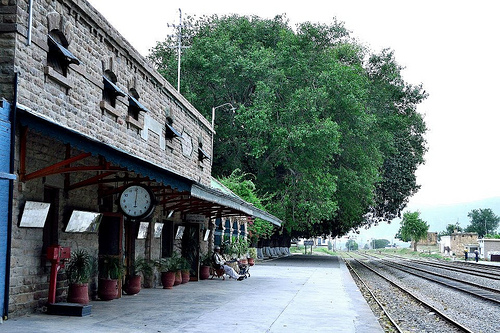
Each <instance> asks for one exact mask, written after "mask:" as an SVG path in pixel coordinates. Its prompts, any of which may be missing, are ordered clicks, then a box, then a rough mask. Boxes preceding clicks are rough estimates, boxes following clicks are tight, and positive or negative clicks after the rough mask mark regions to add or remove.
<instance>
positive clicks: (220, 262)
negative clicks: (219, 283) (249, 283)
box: [212, 246, 245, 281]
mask: <svg viewBox="0 0 500 333" xmlns="http://www.w3.org/2000/svg"><path fill="white" fill-rule="evenodd" d="M212 260H213V262H214V265H215V267H220V268H221V269H223V270H224V273H226V274H227V275H229V276H230V277H232V278H233V279H236V280H238V281H241V280H243V279H244V278H245V276H244V275H239V274H238V273H236V271H235V270H234V269H233V268H232V267H231V266H229V265H227V262H226V260H225V259H224V257H223V256H222V254H221V253H220V246H215V247H214V254H213V256H212Z"/></svg>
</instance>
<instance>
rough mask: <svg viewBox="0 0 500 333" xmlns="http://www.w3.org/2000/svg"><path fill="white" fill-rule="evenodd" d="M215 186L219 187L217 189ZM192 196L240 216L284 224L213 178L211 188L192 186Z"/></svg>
mask: <svg viewBox="0 0 500 333" xmlns="http://www.w3.org/2000/svg"><path fill="white" fill-rule="evenodd" d="M215 186H217V188H216V187H215ZM221 186H222V187H221ZM223 191H224V192H223ZM191 196H193V197H195V198H198V199H202V200H204V201H206V202H209V203H212V204H214V205H218V206H220V207H226V208H228V209H231V210H233V211H238V212H241V213H242V214H240V215H239V216H252V217H258V218H260V219H263V220H265V221H268V222H270V223H272V224H274V225H277V226H281V223H282V221H281V220H280V219H278V218H277V217H276V216H273V215H271V214H269V213H268V212H266V211H264V210H262V209H259V208H257V207H255V206H254V205H252V204H250V203H248V202H246V201H245V200H243V199H241V198H240V197H238V196H237V195H236V194H234V193H233V192H231V191H230V190H229V189H227V188H226V187H224V186H223V185H222V184H220V183H219V182H218V181H216V180H215V179H213V178H212V186H211V187H207V186H203V185H201V184H193V185H192V186H191ZM221 216H223V215H221Z"/></svg>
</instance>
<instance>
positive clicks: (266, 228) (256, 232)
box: [219, 169, 274, 243]
mask: <svg viewBox="0 0 500 333" xmlns="http://www.w3.org/2000/svg"><path fill="white" fill-rule="evenodd" d="M250 176H251V175H250V174H248V173H245V172H242V171H241V170H240V169H236V170H233V172H231V174H230V175H229V176H227V177H222V178H220V179H219V181H220V182H221V183H222V184H223V185H224V186H226V187H227V188H228V189H230V190H231V191H233V192H234V193H235V194H236V195H238V196H239V197H240V198H242V199H243V200H245V201H246V202H249V203H251V204H252V205H254V206H255V207H257V208H260V209H263V210H266V207H265V204H264V203H265V202H266V201H269V200H270V196H269V195H259V194H258V192H257V188H256V186H255V184H254V183H253V181H252V180H251V179H249V178H250ZM247 231H248V237H249V238H250V240H251V242H252V243H256V242H257V239H259V238H269V237H270V236H271V235H272V233H273V231H274V225H273V224H272V223H270V222H267V221H264V220H262V219H260V218H255V219H253V220H252V221H249V222H248V223H247Z"/></svg>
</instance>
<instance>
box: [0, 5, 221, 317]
mask: <svg viewBox="0 0 500 333" xmlns="http://www.w3.org/2000/svg"><path fill="white" fill-rule="evenodd" d="M27 8H28V1H27V0H19V1H13V0H4V1H0V18H1V21H0V33H1V34H0V46H1V50H2V54H1V56H0V88H1V90H0V94H1V95H0V98H5V99H7V100H8V101H9V102H11V103H12V102H13V93H14V88H15V87H16V86H15V82H14V72H17V73H18V74H19V80H18V86H17V89H18V102H19V105H18V107H19V108H21V109H23V110H27V111H28V110H29V112H30V113H33V114H35V115H37V116H38V117H41V118H42V117H43V118H44V119H47V120H48V121H50V122H53V123H55V124H57V125H59V126H62V127H65V128H68V129H71V130H72V131H74V132H77V133H79V134H82V135H85V136H87V137H89V138H91V139H95V140H96V141H99V142H102V143H105V144H107V145H109V146H110V147H112V148H116V149H117V150H120V151H123V152H126V153H128V154H129V155H130V156H131V158H137V159H141V160H144V161H148V162H150V163H152V164H155V165H157V166H160V167H161V168H164V169H165V170H168V171H171V172H173V173H175V174H177V175H180V176H182V177H185V178H187V179H189V180H192V181H196V182H200V183H202V184H204V185H209V184H210V174H211V165H210V162H207V160H205V161H204V162H203V161H199V159H198V147H199V143H201V144H202V148H203V150H204V151H206V152H209V153H210V152H211V151H212V147H211V135H212V132H211V128H210V123H209V121H208V120H206V119H205V118H204V117H203V116H202V115H201V114H200V113H199V112H198V111H197V110H196V109H195V108H194V107H193V106H192V105H191V104H190V103H189V102H188V101H187V100H185V98H184V97H183V96H182V95H180V94H179V93H178V92H177V91H176V90H175V89H174V88H173V87H172V86H171V85H170V84H169V83H168V82H167V81H166V80H164V79H163V78H162V77H161V76H160V75H159V74H158V73H157V72H156V71H155V70H154V69H153V68H152V67H151V66H150V65H149V64H148V63H147V61H146V60H145V59H144V58H142V57H141V56H140V55H139V54H138V53H137V52H136V51H135V50H134V49H133V47H132V46H131V45H130V44H129V43H128V42H127V41H125V40H124V39H123V38H122V37H121V35H120V34H119V33H118V32H117V31H116V30H115V29H114V28H113V27H111V26H110V25H109V23H108V22H107V21H106V20H105V19H104V18H103V17H102V16H101V15H100V14H99V13H98V12H96V11H95V10H94V9H93V8H92V7H91V6H90V5H89V4H88V3H87V2H86V1H85V0H75V1H70V0H41V1H37V2H35V6H34V7H33V8H34V11H33V24H32V27H33V30H32V36H31V41H30V42H29V43H28V39H27V31H28V27H27V24H28V12H27ZM6 21H8V24H5V22H6ZM50 31H58V32H59V33H61V34H62V35H63V36H64V37H65V39H66V40H67V41H68V42H69V43H68V45H65V47H66V48H67V49H68V50H69V51H70V52H71V53H72V54H73V55H75V56H76V57H77V58H78V60H79V61H80V64H79V65H76V64H70V65H69V69H68V72H67V74H66V75H62V74H60V73H58V72H56V71H54V69H53V68H51V67H50V66H48V64H47V54H48V51H49V46H48V39H47V36H48V33H49V32H50ZM105 71H108V72H112V73H113V74H114V75H115V76H116V78H117V81H116V85H117V86H118V87H119V89H120V90H122V91H124V92H125V93H127V94H133V93H134V91H136V92H137V93H138V95H135V96H134V97H135V98H136V100H138V101H139V102H140V104H142V105H143V106H144V107H145V109H147V110H146V111H141V112H140V113H139V117H138V119H137V120H135V119H131V118H130V117H129V115H128V108H129V106H130V103H131V102H130V100H129V98H128V96H125V97H117V99H116V104H115V106H114V107H113V106H111V105H110V104H109V103H107V102H105V101H104V98H103V89H104V81H103V75H104V73H105ZM168 122H172V123H171V125H172V126H173V127H174V128H175V129H176V130H177V131H179V132H180V133H181V134H182V137H181V138H173V139H169V138H166V136H167V134H166V133H167V127H166V124H167V123H168ZM23 135H24V134H23V129H22V128H21V127H20V126H17V128H16V142H15V149H16V154H15V155H16V157H15V159H16V160H15V166H16V173H17V174H18V176H19V172H20V170H21V165H20V164H21V161H20V152H21V150H22V149H21V146H20V142H21V141H22V140H24V138H23V139H22V136H23ZM25 140H26V141H25V142H26V172H27V173H30V172H33V171H36V170H39V169H41V168H44V167H46V166H50V165H54V164H55V163H59V162H61V161H62V160H64V159H65V156H66V149H67V147H66V145H65V144H64V143H63V142H61V141H58V140H56V139H53V138H51V137H48V136H46V135H45V134H42V133H38V132H36V131H34V130H28V132H27V135H26V136H25ZM79 153H82V151H79V150H77V149H76V148H74V147H73V148H72V150H71V151H70V156H76V155H78V154H79ZM97 163H98V157H95V156H94V157H89V158H86V159H85V160H82V161H80V162H77V163H75V165H87V164H92V165H95V164H97ZM129 174H130V175H131V176H134V173H133V172H129ZM89 175H90V174H89V173H86V172H78V173H72V174H71V175H70V177H71V182H72V183H74V182H77V181H80V180H83V179H86V178H88V177H89ZM65 177H66V176H65V175H64V174H61V173H58V174H56V175H50V176H46V177H40V178H36V179H33V180H29V181H26V182H22V183H21V182H19V180H16V182H15V189H14V201H13V220H12V248H11V251H12V252H11V258H12V260H11V267H10V290H9V315H12V316H14V317H15V316H19V315H23V314H27V313H30V312H32V311H33V310H43V308H44V307H45V306H46V304H47V298H48V282H49V273H50V263H49V262H47V260H45V259H44V256H43V255H44V249H43V247H44V237H45V238H46V237H47V236H46V235H45V236H44V230H43V229H42V228H24V227H20V226H19V220H20V219H21V218H22V212H23V207H24V205H25V203H26V201H39V202H41V201H44V200H45V199H46V198H45V191H46V190H47V189H49V190H50V191H52V193H56V194H55V195H56V196H57V201H58V210H57V212H55V215H56V219H55V220H56V222H55V224H56V227H57V228H56V230H55V232H54V234H55V236H54V237H56V238H57V242H58V243H59V244H60V245H61V246H65V247H71V248H72V249H77V248H85V249H87V250H89V251H90V252H91V253H92V254H94V255H97V253H98V235H97V234H93V233H88V234H81V233H78V234H73V233H66V232H65V231H64V229H65V225H66V223H67V221H68V218H69V214H70V212H71V210H72V209H73V208H79V209H84V210H88V211H100V210H101V206H100V205H101V203H100V202H99V201H98V199H97V198H98V197H99V195H98V191H99V185H91V186H86V187H82V188H78V189H74V190H70V191H69V190H67V189H66V186H65V181H66V179H65ZM108 211H112V212H116V211H117V207H116V205H115V204H114V203H113V207H112V209H111V210H108ZM155 214H156V215H155V217H153V220H152V221H151V223H154V221H161V220H162V218H163V217H164V216H165V215H166V214H165V212H163V211H162V207H157V211H156V212H155ZM173 221H174V223H175V225H176V226H177V225H179V224H180V223H183V221H182V220H181V216H180V214H176V215H175V216H174V218H173ZM45 243H46V242H45ZM45 246H47V244H45ZM202 246H206V244H205V245H203V244H202ZM147 248H149V249H150V251H149V252H148V250H147ZM175 248H176V249H179V248H180V241H176V244H175ZM136 254H137V256H144V255H145V254H148V255H149V256H150V257H151V259H153V260H154V259H157V258H159V257H160V256H161V240H160V238H154V237H151V236H150V239H149V240H137V242H136ZM59 279H60V281H59V288H58V291H57V301H61V300H65V296H66V284H65V282H66V281H64V279H65V276H64V274H60V276H59Z"/></svg>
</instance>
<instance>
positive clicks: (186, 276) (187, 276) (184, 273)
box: [181, 271, 191, 284]
mask: <svg viewBox="0 0 500 333" xmlns="http://www.w3.org/2000/svg"><path fill="white" fill-rule="evenodd" d="M190 275H191V274H190V273H189V271H182V272H181V276H182V281H181V283H183V284H184V283H188V282H189V279H190V277H191V276H190Z"/></svg>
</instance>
